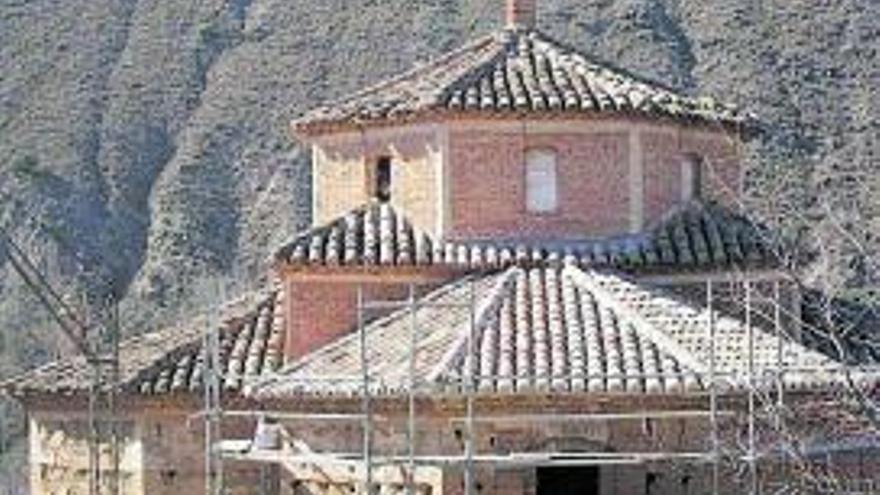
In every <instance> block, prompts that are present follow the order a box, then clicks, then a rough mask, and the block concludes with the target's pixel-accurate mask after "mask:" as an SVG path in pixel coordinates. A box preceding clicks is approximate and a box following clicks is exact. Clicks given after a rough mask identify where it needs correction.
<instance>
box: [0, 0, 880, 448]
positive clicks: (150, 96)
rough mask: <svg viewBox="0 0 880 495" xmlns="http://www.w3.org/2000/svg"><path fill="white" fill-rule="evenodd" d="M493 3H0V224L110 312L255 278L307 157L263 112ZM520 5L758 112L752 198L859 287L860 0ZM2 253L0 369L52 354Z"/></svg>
mask: <svg viewBox="0 0 880 495" xmlns="http://www.w3.org/2000/svg"><path fill="white" fill-rule="evenodd" d="M499 4H500V0H320V1H304V0H199V1H188V0H64V1H59V0H2V2H0V221H2V222H3V224H4V225H6V226H8V227H10V228H12V229H13V231H14V232H15V234H16V236H17V238H18V239H19V240H20V242H21V243H22V244H24V245H25V246H26V247H27V248H28V249H29V250H30V251H31V253H32V255H33V256H34V257H35V258H37V259H39V260H40V263H41V264H42V266H43V268H44V269H45V270H46V271H47V272H48V273H49V274H50V276H51V278H52V279H53V281H54V282H55V283H57V284H58V286H59V287H63V290H64V292H65V293H66V294H68V296H70V297H72V298H73V299H74V300H75V299H76V298H75V297H74V296H75V295H76V294H78V293H79V292H80V291H81V289H89V290H90V291H91V292H92V293H93V294H96V295H98V296H101V297H102V296H104V295H106V294H108V293H111V292H114V293H119V294H122V295H124V297H125V300H124V307H123V310H124V314H125V315H126V318H125V321H126V323H127V327H128V329H129V330H130V331H142V330H146V329H148V328H150V327H151V326H153V325H156V324H159V323H161V322H162V321H163V320H167V319H168V318H172V317H174V316H175V315H177V314H178V313H179V312H181V311H185V310H186V308H188V307H191V306H192V305H193V304H197V303H198V301H199V299H201V298H202V297H203V294H194V293H193V291H192V290H190V289H189V288H191V287H194V286H195V285H194V284H193V282H194V281H197V280H202V279H205V278H209V277H215V276H221V277H227V278H236V279H238V280H242V281H245V282H244V283H246V284H254V283H258V278H259V276H260V274H262V272H263V268H264V263H265V260H266V256H267V254H268V253H269V252H270V250H271V247H272V246H273V245H276V244H278V243H279V242H280V241H282V240H283V239H284V238H285V237H287V236H289V235H290V234H292V233H293V232H294V231H296V230H297V229H298V228H301V227H302V226H303V225H304V224H306V223H307V222H308V211H307V210H308V204H309V200H308V195H309V190H308V189H309V180H308V177H309V163H308V159H307V153H305V150H304V149H303V148H301V147H299V146H297V145H296V144H295V143H292V142H291V141H290V140H289V139H288V137H287V135H286V131H285V123H286V121H287V120H288V119H289V118H290V117H291V116H293V115H295V114H296V113H297V112H300V111H302V110H304V109H306V108H308V107H310V106H313V105H315V104H317V103H318V102H321V101H325V100H328V99H332V98H334V97H336V96H338V95H340V94H342V93H346V92H348V91H351V90H353V89H356V88H358V87H361V86H363V85H364V84H367V83H370V82H372V81H375V80H377V79H379V78H381V77H383V76H388V75H390V74H393V73H395V72H396V71H399V70H401V69H403V68H406V67H408V66H410V65H412V64H413V63H416V62H418V61H420V60H424V59H426V58H429V57H431V56H433V55H436V54H438V53H440V52H443V51H444V50H447V49H450V48H452V47H454V46H456V45H458V44H459V43H461V42H463V41H465V40H467V39H469V38H473V37H475V36H478V35H480V34H483V33H485V32H488V31H489V30H491V29H494V28H496V27H498V26H499V24H500V21H501V19H500V17H501V16H500V7H499ZM540 4H541V8H542V12H541V20H540V23H541V26H542V28H544V29H545V30H546V31H548V32H550V33H551V34H553V35H554V36H555V37H557V38H559V39H562V40H564V41H567V42H569V43H570V44H573V45H576V46H579V47H583V48H584V49H587V50H589V51H592V52H593V53H594V54H595V55H596V56H597V57H598V58H601V59H605V60H607V61H609V62H611V63H613V64H615V65H618V66H621V67H623V68H626V69H629V70H631V71H634V72H637V73H641V74H644V75H645V76H647V77H649V78H653V79H656V80H659V81H663V82H666V83H668V84H669V85H671V86H674V87H677V88H679V89H681V90H683V91H687V92H698V93H708V94H712V95H715V96H717V97H719V98H722V99H725V100H728V101H731V102H734V103H738V104H740V105H742V106H744V107H746V108H748V109H749V110H751V111H753V112H754V113H756V114H758V115H759V116H760V117H761V118H762V119H763V120H764V121H765V122H767V124H768V125H767V128H766V133H765V134H764V135H763V137H762V138H761V139H760V140H758V141H756V142H755V143H753V144H752V145H750V151H751V152H752V156H753V163H754V165H755V170H756V171H755V173H754V174H753V178H754V184H755V187H754V188H753V189H752V191H753V194H754V196H755V197H756V198H757V201H756V202H757V204H759V205H762V206H766V205H767V203H768V201H769V199H772V200H773V201H772V204H773V205H774V208H770V209H769V210H770V212H771V213H772V211H773V210H774V209H775V205H777V204H783V205H785V206H786V207H787V208H788V207H794V208H795V211H797V212H798V216H796V217H790V221H789V223H794V224H795V225H793V227H794V228H793V229H792V231H794V232H800V230H799V229H798V228H799V227H801V226H804V225H806V226H809V230H807V231H804V232H806V233H808V234H809V237H810V239H811V240H812V242H811V244H810V246H811V250H812V251H813V254H814V255H816V256H817V258H816V260H817V261H816V262H815V263H814V265H813V267H814V270H815V273H821V274H822V280H834V281H836V282H837V283H842V284H844V285H845V286H847V287H851V288H852V289H853V290H856V291H857V290H858V288H859V287H864V286H866V285H867V284H869V283H870V276H871V273H872V265H871V264H872V263H876V259H877V258H876V257H874V258H873V260H872V258H871V256H866V255H865V253H866V252H867V253H868V254H872V253H873V254H876V244H877V240H876V238H873V239H872V238H871V237H870V229H871V228H873V231H874V232H880V220H878V218H880V216H878V214H877V209H878V205H877V203H878V202H880V201H878V200H877V199H876V197H877V196H876V194H877V192H878V191H880V188H878V187H877V182H878V179H877V177H878V175H880V174H878V171H877V165H876V164H877V157H878V151H880V149H878V146H880V145H878V130H880V128H878V126H880V120H878V116H880V108H878V106H880V103H878V102H880V54H878V50H880V24H878V23H877V22H876V18H877V15H880V5H878V3H877V2H876V0H833V1H818V0H813V1H804V0H795V1H792V0H739V1H736V2H731V1H730V0H542V1H541V2H540ZM866 232H867V233H866ZM802 233H803V232H802ZM875 235H876V234H875ZM872 246H873V247H872ZM872 249H873V250H874V251H871V250H872ZM3 264H4V261H3V260H2V259H0V376H3V375H8V374H10V373H12V372H14V371H15V370H19V369H22V368H23V367H26V366H30V365H33V364H36V363H38V362H41V361H44V360H46V359H48V358H50V357H51V356H52V354H53V353H55V352H57V351H58V344H57V343H56V342H57V341H58V339H57V338H56V336H55V334H53V333H51V331H50V332H46V331H45V330H44V328H45V318H44V316H40V315H39V314H38V313H37V315H36V316H34V314H35V313H33V312H32V310H31V308H33V306H34V303H33V301H32V300H31V299H30V298H28V297H27V296H26V294H25V292H24V291H23V289H22V287H21V285H20V283H19V282H18V280H17V279H16V278H15V277H14V276H12V275H11V273H10V271H9V270H8V269H4V268H3ZM874 273H875V274H876V270H875V271H874ZM828 274H831V275H833V276H832V277H830V278H829V277H828ZM875 282H876V280H875ZM50 330H51V329H50ZM0 445H2V443H0Z"/></svg>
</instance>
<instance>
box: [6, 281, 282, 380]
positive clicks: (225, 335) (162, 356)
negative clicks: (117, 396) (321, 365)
mask: <svg viewBox="0 0 880 495" xmlns="http://www.w3.org/2000/svg"><path fill="white" fill-rule="evenodd" d="M280 297H281V294H280V293H272V294H270V295H268V296H265V295H264V296H262V297H259V298H256V299H257V300H256V301H249V302H248V303H245V304H248V305H249V307H248V309H246V310H244V311H241V312H240V313H238V315H237V316H236V317H235V318H233V319H230V320H227V321H226V323H225V324H223V326H222V328H221V329H220V330H219V337H220V346H219V347H220V363H221V376H222V379H221V385H222V386H223V387H224V388H225V389H226V390H230V391H238V390H239V389H240V387H241V385H242V380H243V378H244V377H245V376H249V377H254V376H258V375H260V374H262V373H269V372H274V371H277V370H278V369H279V368H281V365H282V364H283V348H284V331H283V330H284V328H283V324H282V322H281V311H280V307H281V305H280V303H279V298H280ZM239 306H240V305H239ZM230 311H232V310H230ZM205 325H206V323H205V321H204V320H203V319H200V320H198V321H195V322H191V323H190V324H189V325H187V326H185V327H174V328H168V329H164V330H160V331H157V332H151V333H147V334H144V335H141V336H137V337H132V338H129V339H126V340H124V341H123V342H122V343H121V344H120V349H119V365H120V383H121V386H122V389H123V391H126V392H130V393H134V394H143V395H166V394H171V393H180V392H191V391H197V390H200V389H201V387H202V383H203V381H202V371H203V365H204V362H205V346H204V345H203V343H204V341H203V337H204V331H205ZM89 385H90V368H89V366H88V365H87V364H86V362H85V359H84V358H83V357H82V356H76V357H71V358H68V359H63V360H60V361H56V362H53V363H49V364H47V365H45V366H42V367H40V368H37V369H36V370H33V371H29V372H27V373H25V374H23V375H22V376H19V377H18V378H14V379H12V380H9V381H8V382H6V383H5V384H4V388H5V389H7V391H8V392H9V393H10V394H11V395H14V396H22V395H27V394H30V393H43V394H76V393H82V392H86V391H87V390H88V388H89Z"/></svg>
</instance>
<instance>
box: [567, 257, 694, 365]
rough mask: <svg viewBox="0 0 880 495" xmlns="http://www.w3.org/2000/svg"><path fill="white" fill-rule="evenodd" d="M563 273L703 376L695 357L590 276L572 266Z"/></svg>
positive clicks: (663, 349) (661, 347) (638, 330)
mask: <svg viewBox="0 0 880 495" xmlns="http://www.w3.org/2000/svg"><path fill="white" fill-rule="evenodd" d="M563 273H564V274H565V275H566V276H568V277H571V278H572V280H573V281H574V282H575V283H576V284H580V285H581V286H582V287H583V288H585V289H587V290H588V291H590V292H591V293H592V294H593V296H594V297H595V298H596V300H597V301H598V302H599V303H600V304H602V305H604V306H607V307H610V308H611V309H613V310H614V311H615V312H616V313H617V315H618V316H619V317H620V318H623V319H625V320H627V321H628V322H629V323H631V324H632V325H633V328H634V329H635V330H636V331H637V332H639V333H640V334H642V335H643V336H645V337H646V338H648V339H650V340H651V341H653V342H654V344H656V345H657V347H658V348H660V349H661V350H662V351H664V352H666V353H667V354H669V355H670V356H672V357H674V358H675V359H676V360H678V362H679V363H681V364H682V365H684V366H687V367H688V368H690V370H691V371H693V372H695V373H697V374H703V373H705V372H706V366H705V364H703V363H701V362H700V361H699V360H698V359H697V357H696V356H694V355H693V354H692V353H691V352H690V351H688V350H687V349H685V348H684V347H682V346H681V345H680V344H678V343H677V342H675V341H674V340H673V339H672V338H670V337H669V336H668V335H666V334H665V333H664V332H663V331H662V330H659V329H658V328H656V327H655V326H654V324H652V323H651V322H650V321H648V320H647V319H646V318H644V317H643V316H642V315H641V314H639V313H638V312H636V311H633V310H632V309H631V308H630V307H629V306H627V305H626V304H623V303H621V302H620V301H618V300H617V298H615V297H614V296H613V295H612V294H611V293H609V292H608V291H607V290H606V289H605V288H604V287H602V286H601V285H600V284H598V283H596V282H595V280H594V279H593V276H592V275H588V274H587V272H585V271H584V270H582V269H580V268H577V267H575V266H572V265H567V266H566V267H565V268H564V269H563Z"/></svg>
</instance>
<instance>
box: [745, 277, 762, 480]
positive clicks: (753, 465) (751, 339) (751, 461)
mask: <svg viewBox="0 0 880 495" xmlns="http://www.w3.org/2000/svg"><path fill="white" fill-rule="evenodd" d="M744 288H745V303H746V304H745V305H746V314H745V320H746V331H747V332H748V336H747V338H748V346H749V349H748V354H749V355H748V388H749V392H748V403H749V404H748V407H749V411H748V415H749V419H748V428H749V445H748V465H749V493H750V494H751V495H758V493H759V490H758V464H757V459H756V452H757V449H756V438H755V331H754V329H753V328H752V284H751V281H750V280H749V279H748V277H746V280H745V282H744Z"/></svg>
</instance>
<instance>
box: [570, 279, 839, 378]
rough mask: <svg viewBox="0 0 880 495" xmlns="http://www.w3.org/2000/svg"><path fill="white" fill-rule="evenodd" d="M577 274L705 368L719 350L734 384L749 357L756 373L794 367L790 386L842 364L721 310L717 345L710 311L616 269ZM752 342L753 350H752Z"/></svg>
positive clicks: (718, 365)
mask: <svg viewBox="0 0 880 495" xmlns="http://www.w3.org/2000/svg"><path fill="white" fill-rule="evenodd" d="M569 273H570V274H571V276H572V277H574V278H576V279H578V280H579V281H580V282H581V283H582V284H584V285H587V286H589V287H591V288H592V289H593V291H594V292H595V293H596V294H598V295H599V297H601V298H602V299H604V300H606V301H608V303H609V304H611V305H613V306H614V307H615V308H616V309H617V310H618V311H620V312H622V313H626V314H628V315H629V317H630V318H631V319H632V320H633V321H637V322H639V324H640V325H642V326H643V327H651V328H653V329H654V330H655V331H657V332H660V333H662V334H663V335H665V336H666V337H667V338H668V339H670V340H671V341H672V342H674V343H675V345H676V346H678V347H679V348H680V349H682V350H683V351H685V352H686V353H687V354H689V355H691V356H694V358H695V359H697V360H698V361H699V362H700V363H702V364H701V369H702V370H703V371H706V370H707V369H708V366H709V362H710V354H711V352H713V351H714V353H715V370H716V372H718V373H720V374H724V375H725V376H726V377H727V380H728V381H730V382H731V385H734V386H735V385H737V383H740V384H741V383H742V379H743V377H744V376H745V373H746V372H747V370H748V366H749V357H750V354H751V362H752V366H753V371H754V373H755V374H757V375H761V374H764V373H766V372H770V371H773V370H777V369H778V368H779V366H778V365H779V364H780V361H779V360H780V353H779V350H780V349H779V345H780V342H781V345H782V349H781V351H782V353H781V364H782V366H784V367H787V368H789V369H790V370H792V371H791V373H788V374H787V376H786V381H787V384H788V385H789V386H793V387H798V386H801V385H803V386H812V385H819V384H822V383H824V382H826V381H827V380H828V379H831V378H832V377H830V376H829V375H827V374H822V373H810V372H805V371H804V372H800V371H795V370H801V371H803V370H807V369H817V368H828V369H834V368H837V367H838V363H837V362H835V361H834V360H832V359H831V358H829V357H828V356H826V355H824V354H822V353H820V352H818V351H815V350H811V349H808V348H807V347H805V346H804V345H802V344H800V343H798V342H795V341H794V340H791V339H788V338H782V339H779V338H777V336H776V335H775V334H774V333H771V332H767V331H765V330H764V329H762V328H760V326H757V325H755V326H753V327H752V332H751V336H750V335H749V330H748V327H747V326H746V325H745V323H744V322H743V321H741V320H739V319H737V318H735V317H731V316H724V315H720V314H716V316H715V322H714V333H715V336H714V344H713V341H711V340H710V339H709V330H708V310H707V308H705V307H700V306H695V305H694V304H693V303H690V302H687V301H684V300H683V299H681V298H679V297H676V296H674V295H672V294H670V293H666V292H664V291H660V290H658V289H654V288H652V287H650V286H647V285H644V284H640V283H638V282H635V281H632V280H628V279H626V278H623V277H620V276H618V275H615V274H613V273H597V272H593V273H591V274H590V275H589V276H587V275H586V274H584V273H583V272H580V271H573V270H569ZM750 345H751V346H752V347H753V349H754V351H753V352H751V353H750V351H749V348H750Z"/></svg>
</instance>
